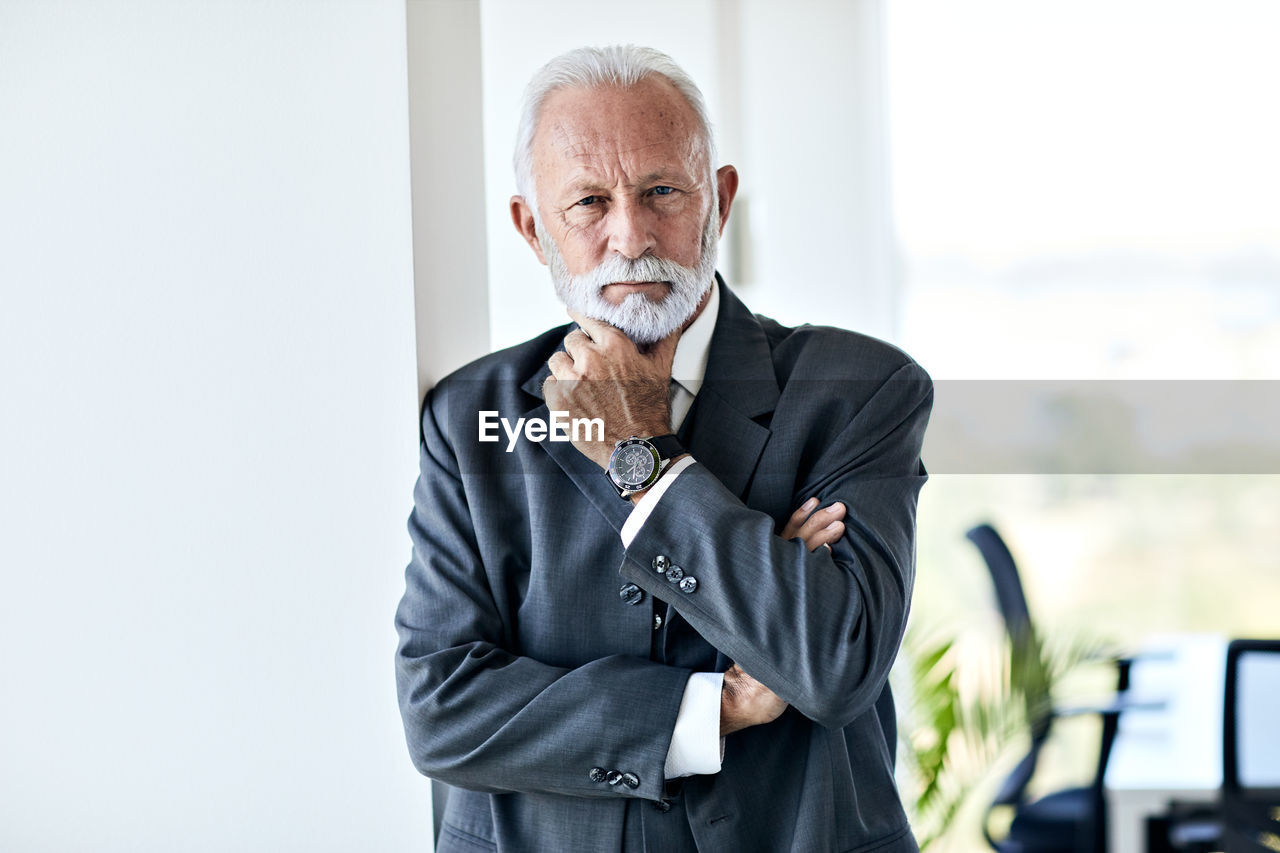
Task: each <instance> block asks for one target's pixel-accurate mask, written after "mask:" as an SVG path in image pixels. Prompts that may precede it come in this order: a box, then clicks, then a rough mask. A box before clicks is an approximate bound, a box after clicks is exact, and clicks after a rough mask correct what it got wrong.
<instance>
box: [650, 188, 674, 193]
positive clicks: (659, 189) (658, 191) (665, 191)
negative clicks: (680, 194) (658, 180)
mask: <svg viewBox="0 0 1280 853" xmlns="http://www.w3.org/2000/svg"><path fill="white" fill-rule="evenodd" d="M673 192H675V190H674V189H672V188H671V187H654V188H653V194H654V195H671V194H672V193H673Z"/></svg>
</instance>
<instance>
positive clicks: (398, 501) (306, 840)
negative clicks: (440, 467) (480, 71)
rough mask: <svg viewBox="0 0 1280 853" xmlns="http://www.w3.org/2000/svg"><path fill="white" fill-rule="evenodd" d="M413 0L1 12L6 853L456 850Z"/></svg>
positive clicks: (0, 536)
mask: <svg viewBox="0 0 1280 853" xmlns="http://www.w3.org/2000/svg"><path fill="white" fill-rule="evenodd" d="M405 81H406V69H405V26H404V3H403V0H378V2H371V0H345V2H336V0H335V2H328V3H323V4H320V3H314V2H309V0H278V2H274V3H261V2H256V0H239V2H221V3H216V4H213V3H196V2H174V0H153V2H143V0H94V1H93V2H90V0H84V2H51V0H26V2H23V0H5V2H4V3H2V4H0V122H3V126H4V130H3V132H2V133H0V164H2V165H0V286H2V287H3V308H2V309H0V364H3V379H2V380H0V401H2V402H0V446H2V447H3V455H2V456H0V459H3V461H2V462H0V467H2V469H3V470H2V471H0V483H3V490H0V519H2V521H0V572H2V578H3V579H2V581H0V584H2V587H0V649H3V652H2V653H0V685H3V687H0V690H3V695H4V698H3V700H0V803H3V806H0V849H4V850H5V851H15V853H26V851H68V850H93V851H130V853H137V852H138V851H165V853H168V851H173V850H183V851H206V850H207V851H226V850H243V851H271V852H272V853H276V851H291V850H298V851H303V850H305V851H350V850H378V851H393V850H411V849H427V843H428V839H429V835H430V817H429V814H430V813H429V811H428V806H427V785H426V782H425V780H423V779H421V778H420V777H418V776H417V775H416V773H415V772H414V771H413V769H412V767H411V766H410V764H409V761H408V758H407V755H406V751H405V748H404V744H403V735H402V730H401V724H400V720H399V715H398V713H397V710H396V704H395V698H394V681H393V667H392V654H393V649H394V644H395V636H394V630H393V627H392V615H393V611H394V608H395V603H396V600H397V598H398V596H399V592H400V589H401V585H402V579H401V577H402V570H403V566H404V564H405V562H406V561H407V559H408V540H407V536H406V534H405V532H404V519H405V518H406V516H407V514H408V511H409V500H410V496H411V488H412V480H413V477H414V474H415V471H416V464H415V462H416V450H417V439H416V424H417V418H416V399H415V377H414V345H413V303H412V269H411V256H410V224H409V192H408V187H409V183H408V177H409V176H408V120H407V109H406V99H407V94H406V84H405Z"/></svg>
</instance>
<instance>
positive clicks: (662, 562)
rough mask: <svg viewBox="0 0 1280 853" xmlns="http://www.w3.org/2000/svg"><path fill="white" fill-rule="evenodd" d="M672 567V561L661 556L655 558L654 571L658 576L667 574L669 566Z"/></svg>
mask: <svg viewBox="0 0 1280 853" xmlns="http://www.w3.org/2000/svg"><path fill="white" fill-rule="evenodd" d="M670 565H671V561H670V560H668V559H667V558H666V557H664V556H663V555H661V554H659V555H658V556H656V557H654V558H653V570H654V571H655V572H657V573H658V574H662V573H663V572H665V571H666V570H667V566H670Z"/></svg>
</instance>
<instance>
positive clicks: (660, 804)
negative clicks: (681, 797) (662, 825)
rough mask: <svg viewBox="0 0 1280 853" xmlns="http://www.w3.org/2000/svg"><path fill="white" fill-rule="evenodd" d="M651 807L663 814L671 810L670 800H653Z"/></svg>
mask: <svg viewBox="0 0 1280 853" xmlns="http://www.w3.org/2000/svg"><path fill="white" fill-rule="evenodd" d="M653 807H654V808H655V809H657V810H658V811H660V812H662V813H663V814H666V813H667V812H669V811H671V801H670V800H657V801H656V802H654V804H653Z"/></svg>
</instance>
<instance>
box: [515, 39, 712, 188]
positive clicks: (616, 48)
mask: <svg viewBox="0 0 1280 853" xmlns="http://www.w3.org/2000/svg"><path fill="white" fill-rule="evenodd" d="M651 76H658V77H663V78H665V79H666V80H667V81H668V82H669V83H671V85H673V86H675V87H676V89H677V90H678V91H679V92H680V94H681V95H683V96H684V99H685V100H686V101H688V102H689V106H690V107H692V108H693V112H694V115H695V116H697V118H698V124H699V126H700V128H701V132H702V138H703V141H704V143H705V145H706V152H707V168H708V170H709V171H710V172H711V176H712V180H711V185H712V186H713V187H714V186H715V180H714V176H715V169H716V143H715V137H714V135H713V134H712V130H711V120H710V118H709V117H708V116H707V105H706V102H705V101H703V99H702V92H700V91H698V86H697V84H695V83H694V82H693V79H692V78H691V77H690V76H689V75H688V74H686V73H685V72H684V69H682V68H681V67H680V66H679V65H677V64H676V63H675V61H674V60H673V59H672V58H671V57H669V56H667V55H666V54H665V53H663V52H661V51H658V50H654V49H653V48H651V47H639V46H637V45H634V44H624V45H618V44H615V45H609V46H608V47H580V48H577V49H576V50H571V51H569V52H568V53H562V54H561V55H559V56H557V57H556V58H555V59H552V60H551V61H550V62H548V63H547V64H546V65H544V66H542V68H541V69H540V70H539V71H538V73H537V74H534V75H533V79H532V80H530V81H529V85H528V86H527V87H526V88H525V90H524V106H523V108H522V109H521V111H520V126H519V129H518V130H517V131H516V151H515V158H514V161H515V162H514V165H515V171H516V188H517V190H518V191H519V192H520V195H522V196H524V198H525V200H526V201H527V202H528V203H529V206H530V207H532V208H533V209H534V211H535V213H536V211H537V208H538V202H537V187H536V186H535V181H534V177H533V136H534V133H535V132H536V131H537V129H538V119H539V118H540V117H541V114H542V105H543V104H544V103H546V100H547V97H548V96H549V95H551V93H552V92H556V91H559V90H561V89H597V88H601V87H604V86H620V87H627V86H634V85H636V84H637V83H639V82H640V81H641V80H644V79H645V78H647V77H651Z"/></svg>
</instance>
